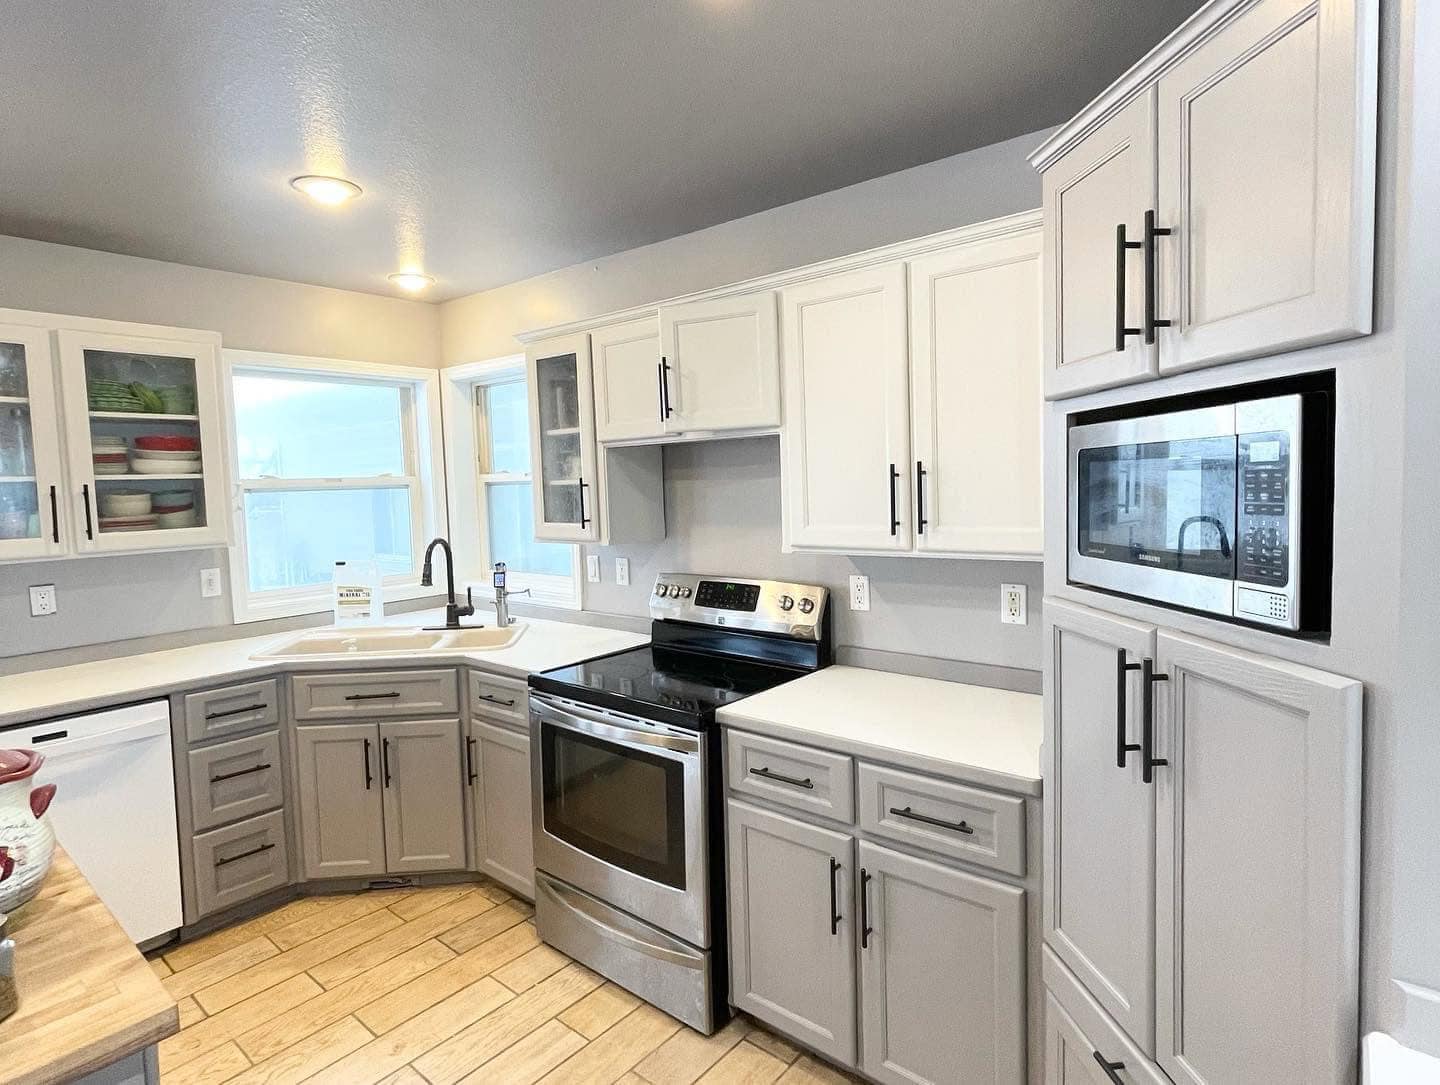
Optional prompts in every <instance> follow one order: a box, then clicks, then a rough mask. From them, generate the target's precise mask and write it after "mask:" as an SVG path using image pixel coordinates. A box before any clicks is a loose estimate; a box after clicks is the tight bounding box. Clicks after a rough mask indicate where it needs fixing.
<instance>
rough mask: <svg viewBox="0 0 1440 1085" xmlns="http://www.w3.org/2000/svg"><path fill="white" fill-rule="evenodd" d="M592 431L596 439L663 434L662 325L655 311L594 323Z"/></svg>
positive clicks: (616, 439) (592, 346) (591, 335)
mask: <svg viewBox="0 0 1440 1085" xmlns="http://www.w3.org/2000/svg"><path fill="white" fill-rule="evenodd" d="M590 349H591V353H592V356H593V360H594V365H595V436H596V438H597V439H598V440H600V441H634V440H639V439H643V438H646V437H662V436H664V434H665V428H666V425H665V423H666V416H667V411H666V409H665V408H666V404H665V393H664V388H663V385H662V382H661V368H660V329H659V325H658V324H657V323H656V320H655V318H654V317H650V318H647V319H645V320H631V321H627V322H626V323H624V324H612V325H610V326H609V327H607V328H596V329H595V330H594V331H592V332H591V333H590Z"/></svg>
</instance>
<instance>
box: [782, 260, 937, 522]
mask: <svg viewBox="0 0 1440 1085" xmlns="http://www.w3.org/2000/svg"><path fill="white" fill-rule="evenodd" d="M780 310H781V323H782V325H783V328H784V333H783V334H784V357H785V434H784V446H783V447H784V453H785V455H784V462H783V463H782V465H781V474H782V477H783V479H784V491H785V500H784V506H785V526H786V535H787V539H786V541H787V542H788V543H789V544H790V545H791V546H795V547H800V548H808V547H817V548H822V549H848V550H908V549H910V525H911V518H910V478H911V474H910V469H911V463H910V388H909V373H908V370H909V364H908V354H907V350H906V335H905V267H904V265H903V264H889V265H886V266H882V267H876V268H866V269H865V270H863V271H853V272H850V273H848V274H845V275H835V276H831V277H830V278H828V279H820V280H816V281H814V282H807V283H801V284H800V285H798V286H792V287H790V288H788V289H786V290H784V291H782V292H781V294H780Z"/></svg>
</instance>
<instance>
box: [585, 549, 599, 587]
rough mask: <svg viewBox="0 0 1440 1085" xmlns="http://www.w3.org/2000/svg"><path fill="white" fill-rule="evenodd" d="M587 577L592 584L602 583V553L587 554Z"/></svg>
mask: <svg viewBox="0 0 1440 1085" xmlns="http://www.w3.org/2000/svg"><path fill="white" fill-rule="evenodd" d="M585 579H586V580H588V581H589V582H590V583H592V584H598V583H600V555H599V554H586V555H585Z"/></svg>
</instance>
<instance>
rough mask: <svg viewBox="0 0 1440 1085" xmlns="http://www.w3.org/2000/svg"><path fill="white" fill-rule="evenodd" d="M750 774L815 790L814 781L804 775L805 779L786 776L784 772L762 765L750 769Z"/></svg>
mask: <svg viewBox="0 0 1440 1085" xmlns="http://www.w3.org/2000/svg"><path fill="white" fill-rule="evenodd" d="M750 775H751V776H762V777H764V778H765V779H767V780H774V781H775V782H776V783H778V784H789V785H790V786H791V787H803V788H805V789H806V790H807V791H813V790H815V781H814V780H812V779H810V777H808V776H807V777H805V779H803V780H801V779H799V778H798V777H795V776H786V775H785V774H784V773H780V772H771V771H770V770H769V769H768V768H766V767H764V766H763V765H762V766H761V767H760V768H758V769H751V770H750Z"/></svg>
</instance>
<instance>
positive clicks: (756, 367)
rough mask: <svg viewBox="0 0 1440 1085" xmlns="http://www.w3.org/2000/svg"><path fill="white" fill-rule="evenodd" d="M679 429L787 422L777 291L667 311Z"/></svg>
mask: <svg viewBox="0 0 1440 1085" xmlns="http://www.w3.org/2000/svg"><path fill="white" fill-rule="evenodd" d="M660 355H661V361H662V363H664V364H665V365H666V366H667V367H668V368H667V369H666V371H665V372H666V382H667V383H666V394H667V395H668V400H669V408H670V412H671V413H670V420H669V424H668V427H667V428H668V430H669V431H670V432H672V433H675V432H679V431H686V432H689V431H694V430H703V431H710V430H729V429H774V428H775V427H776V426H778V425H780V346H779V339H778V336H777V334H776V326H775V294H774V292H773V291H769V290H767V291H765V292H764V293H760V294H742V295H738V296H736V297H733V298H718V299H716V300H714V301H697V302H693V303H691V304H689V305H671V306H668V307H666V308H662V309H661V310H660Z"/></svg>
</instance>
